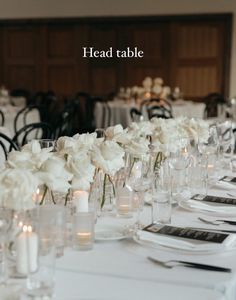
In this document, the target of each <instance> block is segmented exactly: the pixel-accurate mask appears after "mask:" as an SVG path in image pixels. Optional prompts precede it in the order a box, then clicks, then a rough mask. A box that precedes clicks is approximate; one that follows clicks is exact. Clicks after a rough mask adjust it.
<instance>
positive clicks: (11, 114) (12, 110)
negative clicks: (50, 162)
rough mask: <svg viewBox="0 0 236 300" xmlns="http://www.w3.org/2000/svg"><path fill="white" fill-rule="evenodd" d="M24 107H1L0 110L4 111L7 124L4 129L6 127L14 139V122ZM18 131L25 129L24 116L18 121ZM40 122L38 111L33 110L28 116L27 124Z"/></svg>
mask: <svg viewBox="0 0 236 300" xmlns="http://www.w3.org/2000/svg"><path fill="white" fill-rule="evenodd" d="M22 108H23V107H16V106H10V105H9V106H5V107H0V109H1V110H2V111H3V113H4V116H5V124H4V127H6V128H7V129H8V130H9V131H10V134H11V136H12V137H13V136H14V134H15V130H14V120H15V117H16V115H17V113H18V112H19V111H20V110H21V109H22ZM18 120H19V121H18V129H20V128H21V127H23V125H24V123H23V115H22V116H21V117H20V118H19V119H18ZM37 122H40V116H39V113H38V110H36V109H33V110H32V111H30V112H29V113H28V114H27V119H26V123H27V124H30V123H37Z"/></svg>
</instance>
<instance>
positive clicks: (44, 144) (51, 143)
mask: <svg viewBox="0 0 236 300" xmlns="http://www.w3.org/2000/svg"><path fill="white" fill-rule="evenodd" d="M38 142H39V144H40V146H41V148H42V149H43V148H52V150H54V149H55V145H56V141H55V140H52V139H40V140H38Z"/></svg>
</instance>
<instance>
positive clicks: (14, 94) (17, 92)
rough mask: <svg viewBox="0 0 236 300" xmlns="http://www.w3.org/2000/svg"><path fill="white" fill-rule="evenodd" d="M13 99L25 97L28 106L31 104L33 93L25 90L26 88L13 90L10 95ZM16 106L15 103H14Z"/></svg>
mask: <svg viewBox="0 0 236 300" xmlns="http://www.w3.org/2000/svg"><path fill="white" fill-rule="evenodd" d="M10 95H11V96H12V97H23V98H25V100H26V105H28V104H29V102H30V98H31V93H30V91H28V90H26V89H24V88H17V89H13V90H12V91H11V93H10ZM12 104H13V105H14V103H12Z"/></svg>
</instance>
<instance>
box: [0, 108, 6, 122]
mask: <svg viewBox="0 0 236 300" xmlns="http://www.w3.org/2000/svg"><path fill="white" fill-rule="evenodd" d="M4 124H5V116H4V113H3V111H1V110H0V126H4Z"/></svg>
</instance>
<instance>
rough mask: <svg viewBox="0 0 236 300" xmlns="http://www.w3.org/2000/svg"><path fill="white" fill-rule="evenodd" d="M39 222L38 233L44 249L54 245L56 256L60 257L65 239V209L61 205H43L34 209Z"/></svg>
mask: <svg viewBox="0 0 236 300" xmlns="http://www.w3.org/2000/svg"><path fill="white" fill-rule="evenodd" d="M35 213H36V215H37V218H38V222H39V224H40V225H39V234H40V239H41V243H42V247H44V249H45V251H47V248H50V247H51V243H52V242H53V244H54V245H55V248H56V256H57V257H60V256H62V255H63V253H64V246H65V241H66V240H67V236H66V233H67V230H66V218H67V209H66V207H65V206H61V205H54V204H51V205H43V206H40V207H38V208H37V209H36V211H35Z"/></svg>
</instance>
